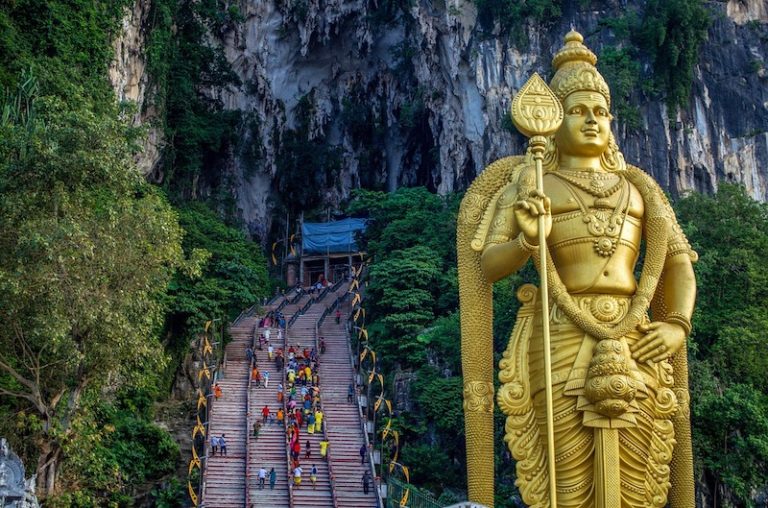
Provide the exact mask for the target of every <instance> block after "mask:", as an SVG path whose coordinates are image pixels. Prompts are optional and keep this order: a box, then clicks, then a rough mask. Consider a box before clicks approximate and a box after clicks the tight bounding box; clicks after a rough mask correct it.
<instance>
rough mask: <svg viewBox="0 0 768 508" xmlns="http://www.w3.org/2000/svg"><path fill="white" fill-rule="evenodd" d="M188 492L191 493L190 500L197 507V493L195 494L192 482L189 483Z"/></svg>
mask: <svg viewBox="0 0 768 508" xmlns="http://www.w3.org/2000/svg"><path fill="white" fill-rule="evenodd" d="M187 490H188V491H189V499H191V500H192V504H193V505H195V506H197V493H195V489H194V488H193V487H192V482H187Z"/></svg>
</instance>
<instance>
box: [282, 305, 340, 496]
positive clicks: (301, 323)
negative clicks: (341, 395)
mask: <svg viewBox="0 0 768 508" xmlns="http://www.w3.org/2000/svg"><path fill="white" fill-rule="evenodd" d="M326 298H328V297H326ZM330 301H333V300H330ZM324 302H325V300H323V302H319V303H315V304H313V305H312V306H311V307H309V309H307V311H306V312H305V313H304V314H303V315H301V316H299V318H298V319H297V320H296V322H295V323H294V324H293V326H292V327H291V328H290V329H289V330H288V336H289V340H288V342H289V344H293V345H296V346H298V348H297V349H299V350H301V349H303V348H305V347H307V348H309V349H312V348H313V347H314V346H315V323H317V320H318V319H319V318H320V314H321V313H322V312H323V311H324V310H325V305H323V303H324ZM322 362H323V359H322V358H320V364H321V365H322ZM321 372H322V371H321ZM320 398H321V401H322V400H324V399H325V385H324V381H323V378H322V375H321V376H320ZM325 424H326V419H325V418H324V419H323V426H325ZM322 439H323V434H322V433H321V432H315V433H314V434H308V433H307V426H306V423H305V424H304V425H303V426H302V428H301V456H300V459H299V460H300V461H301V469H302V475H301V487H300V488H298V489H296V488H294V489H293V506H294V507H307V508H326V507H328V508H333V507H334V503H333V491H332V489H331V477H330V474H329V471H328V463H327V462H325V461H324V460H322V459H321V458H320V441H321V440H322ZM307 441H309V442H310V445H311V446H310V449H311V451H312V456H311V458H309V459H305V458H304V453H305V451H306V445H307ZM313 464H314V465H315V466H317V485H316V487H315V489H312V483H311V482H310V481H309V475H310V471H311V470H312V465H313Z"/></svg>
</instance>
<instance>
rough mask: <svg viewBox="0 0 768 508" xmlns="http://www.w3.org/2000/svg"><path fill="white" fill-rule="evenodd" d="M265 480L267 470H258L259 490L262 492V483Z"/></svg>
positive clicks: (262, 468) (262, 467)
mask: <svg viewBox="0 0 768 508" xmlns="http://www.w3.org/2000/svg"><path fill="white" fill-rule="evenodd" d="M266 480H267V470H266V469H264V466H261V469H259V490H264V482H265V481H266Z"/></svg>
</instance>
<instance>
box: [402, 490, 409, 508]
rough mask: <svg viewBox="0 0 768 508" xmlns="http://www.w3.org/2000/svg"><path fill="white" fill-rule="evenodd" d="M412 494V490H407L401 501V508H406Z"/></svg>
mask: <svg viewBox="0 0 768 508" xmlns="http://www.w3.org/2000/svg"><path fill="white" fill-rule="evenodd" d="M410 493H411V489H408V488H407V489H405V492H403V498H402V499H401V500H400V507H401V508H402V507H404V506H405V505H406V503H408V494H410Z"/></svg>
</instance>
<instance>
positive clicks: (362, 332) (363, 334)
mask: <svg viewBox="0 0 768 508" xmlns="http://www.w3.org/2000/svg"><path fill="white" fill-rule="evenodd" d="M357 338H358V339H363V338H364V340H368V330H366V329H365V328H364V327H360V333H359V334H358V336H357Z"/></svg>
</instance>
